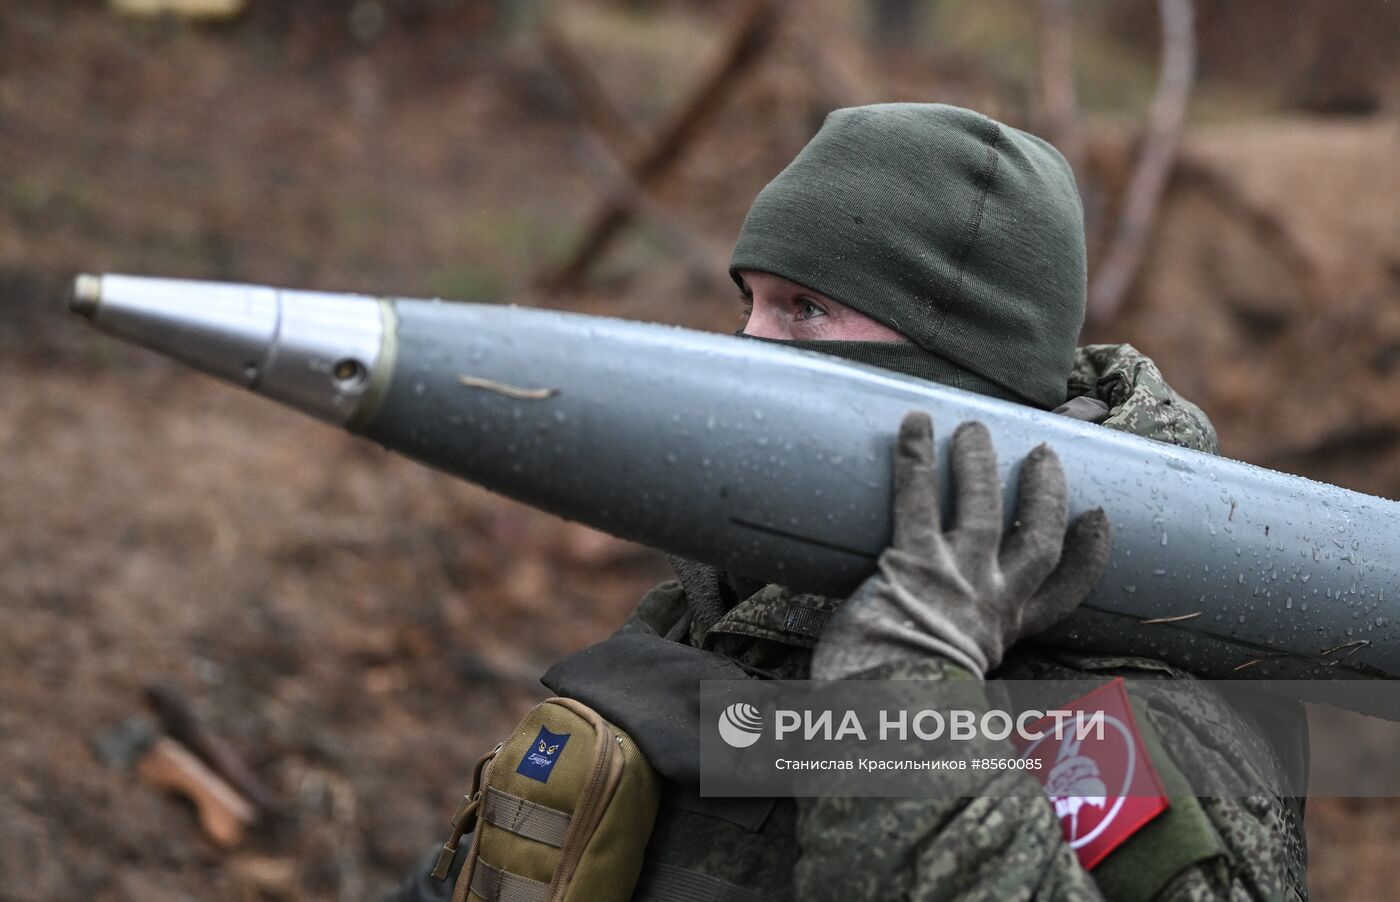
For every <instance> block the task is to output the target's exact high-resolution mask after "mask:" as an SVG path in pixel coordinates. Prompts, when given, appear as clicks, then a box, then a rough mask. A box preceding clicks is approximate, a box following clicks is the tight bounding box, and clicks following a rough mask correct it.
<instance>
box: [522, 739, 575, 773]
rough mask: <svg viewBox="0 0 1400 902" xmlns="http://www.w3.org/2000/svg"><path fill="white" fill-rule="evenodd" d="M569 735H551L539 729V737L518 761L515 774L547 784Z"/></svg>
mask: <svg viewBox="0 0 1400 902" xmlns="http://www.w3.org/2000/svg"><path fill="white" fill-rule="evenodd" d="M571 735H573V734H571V733H551V732H549V731H548V730H546V729H545V728H544V727H540V735H538V736H536V737H535V741H534V742H532V743H530V747H529V748H528V749H526V751H525V757H524V758H521V759H520V765H519V766H518V767H516V769H515V772H516V773H517V774H520V775H521V776H525V777H529V778H530V779H531V780H539V781H540V782H541V783H548V782H549V775H550V774H552V773H553V772H554V762H556V761H558V760H559V756H560V755H562V754H564V743H566V742H568V741H569V737H570V736H571Z"/></svg>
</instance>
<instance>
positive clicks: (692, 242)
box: [582, 133, 734, 291]
mask: <svg viewBox="0 0 1400 902" xmlns="http://www.w3.org/2000/svg"><path fill="white" fill-rule="evenodd" d="M582 152H583V157H584V159H585V161H586V162H587V163H588V164H589V168H590V169H591V170H592V171H593V172H594V173H596V174H597V176H598V179H599V180H600V181H601V182H602V183H603V186H604V188H605V190H606V194H607V198H608V201H609V202H610V203H612V204H615V205H617V206H619V207H623V208H625V209H626V210H627V212H628V215H630V216H631V217H632V219H634V220H637V221H640V222H644V223H646V224H647V225H649V226H651V227H652V228H654V229H655V230H656V231H657V233H658V234H659V235H660V236H661V240H662V241H664V242H665V243H666V244H667V246H669V247H670V249H671V250H672V251H674V252H675V253H676V255H677V256H678V257H679V258H680V259H681V262H682V263H684V264H685V267H686V270H687V272H688V274H689V276H690V278H691V280H693V281H694V282H695V283H696V284H699V285H707V286H709V287H711V288H713V289H715V290H720V291H727V290H730V289H732V288H733V287H734V283H733V282H731V281H729V278H728V277H727V276H726V275H725V271H726V267H725V261H724V257H723V255H722V254H721V253H719V251H718V250H717V249H716V248H714V247H711V246H710V245H709V244H708V243H707V242H706V241H705V239H704V238H702V237H701V236H700V235H698V234H696V233H694V232H692V231H691V230H690V229H688V228H686V227H685V226H684V225H683V224H682V223H681V222H680V221H679V220H678V219H677V218H676V217H675V216H674V215H672V214H671V213H669V212H668V211H666V210H665V209H663V208H662V207H661V206H660V205H658V204H657V203H656V202H655V201H653V200H652V199H651V198H650V197H649V196H647V193H646V191H645V190H643V189H642V187H641V186H640V185H638V184H637V183H636V181H634V180H633V179H632V178H631V176H629V175H628V174H627V170H626V169H624V168H623V166H622V164H621V163H620V162H618V160H617V158H616V157H614V156H612V155H611V154H610V153H608V148H607V146H606V145H605V144H603V142H602V140H601V139H600V137H599V136H597V135H596V134H592V133H589V134H586V135H585V140H584V142H583V147H582Z"/></svg>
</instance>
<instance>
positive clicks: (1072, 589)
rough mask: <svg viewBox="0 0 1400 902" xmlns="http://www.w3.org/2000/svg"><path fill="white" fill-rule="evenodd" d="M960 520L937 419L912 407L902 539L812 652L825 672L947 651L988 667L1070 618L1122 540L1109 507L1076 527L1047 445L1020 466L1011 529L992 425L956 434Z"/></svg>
mask: <svg viewBox="0 0 1400 902" xmlns="http://www.w3.org/2000/svg"><path fill="white" fill-rule="evenodd" d="M950 444H951V450H952V458H953V459H952V485H953V491H954V522H953V526H952V528H951V529H948V530H946V531H945V530H944V529H943V527H942V523H941V520H940V517H939V508H938V468H937V465H936V461H935V458H934V450H933V423H932V421H931V420H930V419H929V416H928V414H925V413H921V412H918V411H914V412H911V413H909V414H907V415H905V417H904V421H903V422H902V423H900V426H899V438H898V439H897V440H896V443H895V449H894V502H893V519H894V539H893V542H892V544H891V545H890V547H889V548H887V549H885V551H884V553H883V554H881V555H880V562H879V568H878V569H877V570H876V572H875V573H874V575H872V576H871V577H870V578H869V579H867V580H866V581H865V582H864V583H862V584H861V586H860V588H858V589H857V590H856V591H855V593H854V594H853V595H852V596H851V597H850V599H848V600H847V601H846V602H845V603H844V604H842V605H841V606H840V607H839V608H837V609H836V613H835V614H834V615H833V616H832V618H831V622H830V623H829V624H828V625H827V627H826V629H825V630H824V631H823V633H822V638H821V640H820V641H819V642H818V643H817V648H816V650H815V652H814V653H813V656H812V676H813V677H814V678H815V679H843V678H845V677H848V676H851V675H852V674H855V673H859V672H861V671H864V670H868V669H870V668H872V667H877V666H879V665H882V664H887V663H891V662H893V661H898V660H902V659H907V658H911V657H923V656H927V655H942V656H944V657H946V658H949V659H951V660H952V661H954V662H955V663H957V664H959V665H961V666H963V667H965V668H967V669H968V670H970V671H972V672H973V673H974V674H976V675H977V676H985V675H986V673H987V671H988V670H990V669H992V668H993V667H996V666H997V664H999V663H1000V662H1001V659H1002V655H1003V654H1005V652H1006V649H1007V648H1009V647H1010V646H1011V645H1012V644H1013V643H1014V642H1016V641H1017V640H1018V639H1020V638H1022V637H1023V636H1028V635H1031V634H1033V633H1037V632H1039V631H1041V630H1044V629H1046V628H1047V627H1049V626H1051V625H1052V624H1054V623H1055V622H1057V621H1059V620H1061V619H1063V618H1064V617H1065V616H1067V615H1068V614H1069V613H1070V611H1072V610H1074V608H1075V607H1076V606H1077V605H1078V604H1079V603H1080V602H1081V601H1083V600H1084V598H1085V596H1087V595H1088V594H1089V590H1090V589H1092V588H1093V586H1094V584H1095V583H1096V582H1097V581H1098V579H1099V577H1100V576H1101V575H1102V574H1103V571H1104V567H1105V566H1106V565H1107V564H1108V557H1109V552H1110V551H1111V550H1112V545H1113V541H1112V537H1111V534H1110V532H1109V526H1108V517H1107V516H1106V515H1105V514H1104V512H1103V510H1102V509H1096V510H1092V511H1088V512H1087V513H1084V514H1082V515H1080V516H1079V517H1078V518H1076V519H1075V521H1074V523H1073V524H1071V525H1070V526H1069V529H1068V531H1066V529H1065V522H1066V520H1067V519H1068V507H1069V502H1068V491H1067V489H1066V487H1065V475H1064V470H1063V469H1062V468H1061V467H1060V459H1059V458H1058V457H1057V456H1056V455H1055V452H1054V451H1051V450H1050V449H1049V448H1048V447H1047V446H1045V445H1040V446H1038V447H1036V448H1035V449H1034V450H1032V451H1031V453H1030V454H1029V455H1027V456H1026V459H1025V460H1024V462H1022V464H1021V469H1020V477H1019V480H1018V483H1017V489H1016V516H1015V520H1014V527H1013V529H1012V530H1011V531H1010V533H1009V534H1007V535H1006V536H1005V538H1004V539H1003V536H1002V499H1001V480H1000V479H999V478H998V477H997V471H996V453H995V451H994V450H993V449H992V441H991V436H990V435H988V433H987V428H986V427H985V426H983V425H982V424H981V423H975V422H974V423H963V424H962V425H961V426H959V427H958V429H957V430H956V431H955V432H954V433H953V438H952V441H951V443H950Z"/></svg>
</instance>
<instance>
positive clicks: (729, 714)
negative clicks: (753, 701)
mask: <svg viewBox="0 0 1400 902" xmlns="http://www.w3.org/2000/svg"><path fill="white" fill-rule="evenodd" d="M762 735H763V713H762V712H761V711H759V710H758V709H757V708H755V707H754V706H753V705H750V704H748V703H747V702H735V703H734V704H732V705H730V706H729V707H727V708H725V709H724V710H723V711H721V712H719V738H721V739H723V740H724V741H725V743H726V744H727V745H729V747H730V748H736V749H746V748H748V747H749V746H751V745H753V744H754V743H755V742H758V738H759V737H760V736H762Z"/></svg>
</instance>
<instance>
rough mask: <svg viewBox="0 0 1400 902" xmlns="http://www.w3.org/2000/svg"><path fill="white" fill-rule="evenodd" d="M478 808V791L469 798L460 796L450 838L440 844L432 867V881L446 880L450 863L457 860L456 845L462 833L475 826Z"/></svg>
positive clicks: (460, 839) (479, 802) (453, 817)
mask: <svg viewBox="0 0 1400 902" xmlns="http://www.w3.org/2000/svg"><path fill="white" fill-rule="evenodd" d="M480 806H481V793H480V792H479V791H478V792H475V793H473V794H472V795H469V796H462V802H461V804H459V805H458V806H457V811H456V813H455V814H453V815H452V836H451V838H449V839H448V840H447V842H445V843H443V844H442V851H441V852H439V853H438V859H437V864H436V865H434V866H433V870H432V873H431V876H432V878H433V879H434V880H437V881H443V880H446V879H447V874H448V872H449V871H451V870H452V862H454V861H456V860H457V844H458V843H460V842H461V841H462V835H463V834H464V833H466V832H467V831H468V830H470V829H472V828H473V827H475V826H476V809H477V808H478V807H480Z"/></svg>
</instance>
